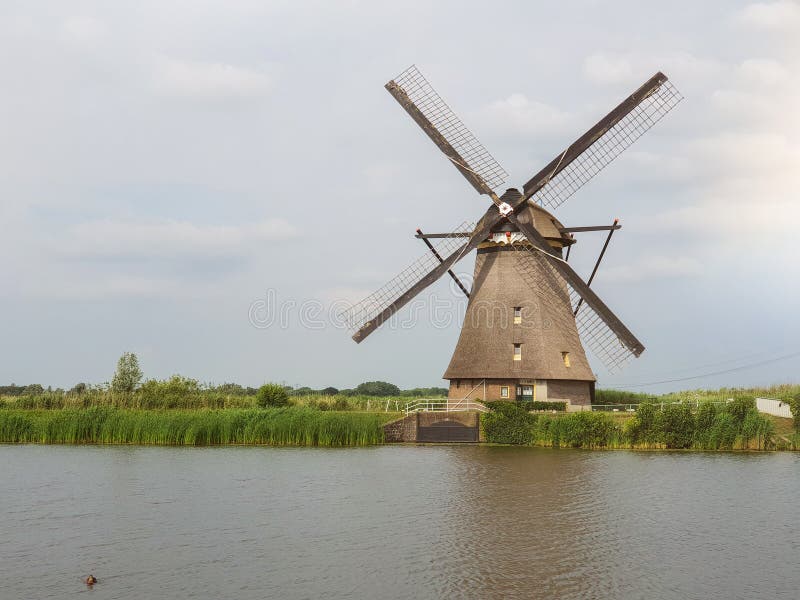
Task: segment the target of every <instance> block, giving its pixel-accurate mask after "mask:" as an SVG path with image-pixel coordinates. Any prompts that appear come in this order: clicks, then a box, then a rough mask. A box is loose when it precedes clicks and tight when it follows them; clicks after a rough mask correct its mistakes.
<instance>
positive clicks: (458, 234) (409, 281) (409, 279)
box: [339, 222, 475, 341]
mask: <svg viewBox="0 0 800 600" xmlns="http://www.w3.org/2000/svg"><path fill="white" fill-rule="evenodd" d="M474 227H475V224H474V223H466V222H465V223H462V224H461V225H459V226H458V227H457V228H456V229H454V230H453V232H452V236H451V237H442V238H435V241H434V242H432V245H433V247H434V249H435V250H436V252H437V253H438V254H439V255H441V256H450V255H452V254H453V253H454V252H457V251H458V250H459V248H462V247H465V246H466V244H467V242H466V241H465V237H464V236H465V235H466V236H467V237H468V236H469V234H470V233H471V232H472V230H473V229H474ZM440 266H441V261H440V260H439V259H438V258H437V257H436V255H435V254H434V253H432V252H430V251H428V252H426V253H425V254H423V255H422V256H420V257H419V258H418V259H417V260H415V261H414V262H413V263H411V264H410V265H409V266H408V267H406V268H405V269H403V270H402V271H401V272H400V273H399V274H398V275H397V276H395V277H394V278H393V279H391V280H390V281H389V282H388V283H386V284H384V285H383V286H381V287H380V288H378V289H377V290H375V291H374V292H373V293H372V294H370V295H369V296H367V297H366V298H364V299H363V300H361V301H360V302H357V303H356V304H354V305H353V306H351V307H350V308H348V309H347V310H345V311H344V312H342V313H341V314H340V315H339V316H340V318H341V319H342V320H343V321H344V322H345V324H346V325H347V327H348V329H350V330H351V331H354V332H356V335H355V336H354V339H356V341H361V339H363V337H365V336H366V335H367V334H368V333H361V335H359V333H358V332H362V331H363V330H364V329H365V328H367V326H368V325H369V324H371V323H374V322H375V321H376V320H378V319H379V318H380V316H381V315H382V314H383V313H384V311H386V309H387V308H389V307H391V306H392V305H395V304H397V300H398V298H399V297H401V296H402V295H403V294H404V293H405V292H407V290H409V289H411V288H413V287H414V286H415V285H416V284H417V283H418V282H419V281H421V280H422V279H423V277H424V276H425V275H426V274H428V273H429V272H430V271H432V270H434V269H435V268H437V267H440ZM412 297H413V296H412ZM409 299H410V298H409ZM399 308H401V306H397V307H396V309H397V310H399ZM395 312H396V311H395ZM390 316H391V315H390ZM383 320H385V319H383ZM383 320H382V321H383ZM377 325H380V323H377V324H376V325H375V327H377ZM369 331H372V329H369Z"/></svg>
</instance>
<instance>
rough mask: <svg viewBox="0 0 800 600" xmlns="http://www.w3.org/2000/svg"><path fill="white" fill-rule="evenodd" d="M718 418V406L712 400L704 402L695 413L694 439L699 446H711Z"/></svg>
mask: <svg viewBox="0 0 800 600" xmlns="http://www.w3.org/2000/svg"><path fill="white" fill-rule="evenodd" d="M716 418H717V406H716V404H714V403H712V402H703V403H702V404H701V405H700V406H699V407H698V409H697V414H696V415H695V419H694V420H695V429H694V441H695V444H696V445H697V446H698V447H699V448H709V447H711V446H710V444H711V431H712V429H713V428H714V420H715V419H716Z"/></svg>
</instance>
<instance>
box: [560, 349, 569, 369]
mask: <svg viewBox="0 0 800 600" xmlns="http://www.w3.org/2000/svg"><path fill="white" fill-rule="evenodd" d="M561 360H563V361H564V366H565V367H569V352H562V353H561Z"/></svg>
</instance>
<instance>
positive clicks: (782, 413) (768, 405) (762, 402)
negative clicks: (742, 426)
mask: <svg viewBox="0 0 800 600" xmlns="http://www.w3.org/2000/svg"><path fill="white" fill-rule="evenodd" d="M756 408H757V409H758V412H762V413H766V414H768V415H772V416H774V417H784V418H785V419H791V418H792V409H791V407H790V406H789V405H788V404H786V402H782V401H781V400H773V399H771V398H756Z"/></svg>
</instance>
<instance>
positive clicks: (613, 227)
mask: <svg viewBox="0 0 800 600" xmlns="http://www.w3.org/2000/svg"><path fill="white" fill-rule="evenodd" d="M620 227H622V225H619V224H618V221H617V219H614V224H613V225H611V227H608V228H607V229H608V236H607V237H606V241H605V243H604V244H603V249H602V250H600V256H598V257H597V262H595V263H594V269H592V274H591V275H589V280H588V281H587V282H586V285H587V286H588V285H592V281H594V276H595V275H597V269H599V268H600V263H601V262H602V261H603V257H604V256H605V255H606V250H607V249H608V244H609V242H610V241H611V236H612V235H614V232H615V231H616V230H617V229H619V228H620ZM581 304H583V298H581V299H580V300H578V305H577V306H576V307H575V311H574V312H573V313H572V314H573V315H574V316H576V317H577V316H578V311H579V310H580V309H581Z"/></svg>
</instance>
